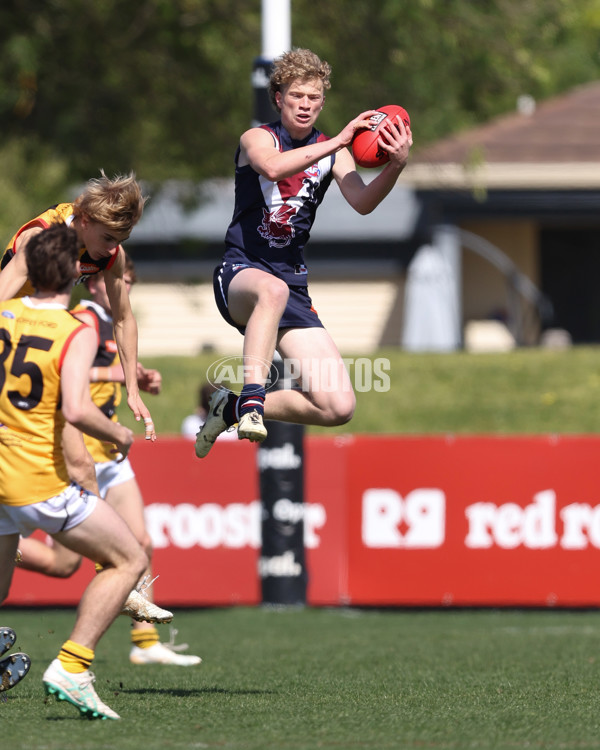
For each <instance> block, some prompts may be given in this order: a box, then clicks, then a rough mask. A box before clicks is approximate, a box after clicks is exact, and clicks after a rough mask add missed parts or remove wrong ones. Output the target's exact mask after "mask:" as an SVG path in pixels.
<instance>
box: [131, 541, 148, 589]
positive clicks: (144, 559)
mask: <svg viewBox="0 0 600 750" xmlns="http://www.w3.org/2000/svg"><path fill="white" fill-rule="evenodd" d="M149 564H150V560H149V559H148V555H147V554H146V553H145V552H144V550H143V549H142V548H141V547H140V546H138V548H137V551H136V553H135V554H133V555H132V560H131V566H132V568H133V569H134V570H135V580H136V581H137V580H139V579H140V578H141V577H142V576H143V575H144V573H145V572H146V570H147V569H148V566H149Z"/></svg>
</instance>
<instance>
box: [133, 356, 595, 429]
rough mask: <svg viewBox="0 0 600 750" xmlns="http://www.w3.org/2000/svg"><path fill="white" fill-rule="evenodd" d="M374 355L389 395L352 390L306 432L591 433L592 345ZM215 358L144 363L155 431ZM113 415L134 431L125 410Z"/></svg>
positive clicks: (175, 413) (176, 421)
mask: <svg viewBox="0 0 600 750" xmlns="http://www.w3.org/2000/svg"><path fill="white" fill-rule="evenodd" d="M376 357H378V358H383V359H387V360H389V375H390V390H389V391H388V392H384V393H379V392H376V391H371V392H359V393H357V408H356V413H355V416H354V418H353V420H352V422H351V423H350V424H348V425H344V426H342V427H336V428H331V427H329V428H328V427H324V428H316V427H311V428H309V430H308V432H309V434H318V433H321V434H335V433H338V434H339V433H348V432H353V433H380V432H385V433H402V434H432V433H509V434H518V433H521V434H523V433H531V434H537V433H593V432H597V430H598V427H599V425H600V347H574V348H572V349H569V350H566V351H548V350H543V349H519V350H516V351H514V352H510V353H507V354H468V353H466V352H456V353H450V354H413V353H408V352H403V351H400V350H398V349H386V350H383V351H380V352H378V353H377V354H376V355H374V356H373V357H372V358H371V359H374V358H376ZM216 359H219V357H218V356H217V355H215V354H205V355H202V356H198V357H154V358H149V359H146V360H144V364H145V365H146V366H148V367H155V368H157V369H159V370H160V371H161V372H162V375H163V384H164V388H163V393H162V394H161V395H160V396H156V397H152V396H148V395H146V396H145V402H146V403H147V405H148V407H149V408H150V409H151V411H152V415H153V417H154V421H155V423H156V426H157V430H158V432H159V433H161V434H167V433H175V434H177V433H178V432H179V429H180V426H181V421H182V420H183V418H184V417H185V416H186V415H187V414H189V413H191V412H192V411H193V410H194V408H195V405H196V392H197V388H198V384H199V383H200V382H202V381H204V379H205V375H206V371H207V369H208V367H209V365H210V364H211V363H212V362H213V361H215V360H216ZM351 374H352V370H351ZM119 413H120V417H121V419H122V420H123V422H124V423H126V424H128V425H129V426H131V427H133V426H134V424H135V423H134V420H133V419H132V418H131V415H130V412H129V410H128V409H127V406H122V407H121V409H120V412H119ZM136 431H137V433H139V432H141V430H140V428H139V425H138V426H137V430H136Z"/></svg>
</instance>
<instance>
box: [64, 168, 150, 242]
mask: <svg viewBox="0 0 600 750" xmlns="http://www.w3.org/2000/svg"><path fill="white" fill-rule="evenodd" d="M146 200H147V198H145V197H144V196H143V195H142V190H141V188H140V186H139V184H138V182H137V180H136V179H135V175H134V173H133V172H130V173H129V174H128V175H116V176H115V177H113V179H112V180H111V179H109V178H108V177H107V176H106V175H105V174H104V171H103V170H100V177H97V178H94V179H91V180H89V182H88V183H87V186H86V189H85V190H84V191H83V193H82V194H81V195H80V196H79V197H78V198H76V199H75V201H74V203H73V214H74V215H75V216H80V215H81V214H86V216H89V218H90V219H91V220H92V221H97V222H98V223H99V224H103V225H104V226H106V227H109V228H110V229H113V230H115V231H117V232H130V231H131V230H132V229H133V227H134V226H135V225H136V224H137V223H138V221H139V220H140V219H141V218H142V212H143V210H144V204H145V202H146Z"/></svg>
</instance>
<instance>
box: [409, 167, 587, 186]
mask: <svg viewBox="0 0 600 750" xmlns="http://www.w3.org/2000/svg"><path fill="white" fill-rule="evenodd" d="M400 180H401V182H402V184H404V185H406V186H407V187H412V188H413V189H415V190H419V191H423V190H469V191H485V190H511V189H514V190H600V163H598V162H591V163H587V164H582V163H579V162H562V163H552V164H547V163H544V164H535V163H531V164H522V163H519V164H517V163H512V164H511V163H506V162H505V163H490V162H485V163H483V164H479V165H477V166H465V165H464V164H457V163H435V164H434V163H429V164H426V163H418V162H417V163H412V164H408V166H407V167H406V169H405V170H404V172H403V173H402V176H401V177H400Z"/></svg>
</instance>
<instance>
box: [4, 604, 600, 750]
mask: <svg viewBox="0 0 600 750" xmlns="http://www.w3.org/2000/svg"><path fill="white" fill-rule="evenodd" d="M2 618H3V622H2V624H3V625H9V624H10V625H11V626H12V627H14V628H15V629H16V630H17V632H18V635H19V639H18V646H19V647H21V648H22V649H24V650H26V651H27V652H29V654H30V655H31V657H32V662H33V663H32V667H31V671H30V673H29V675H28V676H27V678H26V679H25V680H24V681H23V682H22V683H20V684H19V685H17V686H16V687H15V688H14V689H13V690H11V691H9V692H8V693H5V694H4V699H2V700H1V701H0V738H1V746H2V748H3V749H4V748H6V750H8V748H18V747H23V748H26V749H27V750H28V749H29V748H32V749H33V748H35V749H36V750H71V748H72V749H73V750H106V749H107V748H111V749H112V748H114V749H115V750H140V749H142V748H143V749H144V750H154V749H156V750H158V749H161V750H162V749H165V748H166V749H169V750H170V749H173V748H177V749H183V748H186V749H187V748H190V749H192V748H194V749H196V748H227V749H228V750H236V749H239V750H274V749H277V750H288V748H289V750H315V748H338V749H339V750H353V749H355V748H369V749H370V750H380V749H383V748H460V749H463V748H494V749H496V748H498V749H500V748H507V749H509V748H510V749H514V748H577V750H582V749H583V748H598V747H600V714H599V711H598V706H599V705H600V659H599V656H600V614H598V613H592V612H570V611H564V612H559V611H528V612H516V611H494V610H482V611H469V610H462V611H461V610H456V611H443V612H441V611H425V612H423V611H400V612H399V611H393V610H391V611H361V610H344V609H340V610H330V609H321V610H319V609H304V610H285V611H274V610H266V609H262V608H234V609H215V610H199V611H185V612H179V613H177V614H176V618H175V621H174V622H175V623H176V626H177V628H178V629H179V636H178V639H179V640H185V641H187V642H189V644H190V651H191V652H195V653H199V654H200V655H201V656H202V657H203V659H204V662H203V663H202V664H201V665H200V666H198V667H192V668H182V667H162V666H154V665H153V666H134V665H131V664H130V663H129V661H128V659H127V653H128V637H129V636H128V629H129V625H128V622H127V621H126V620H125V618H119V620H118V621H117V622H116V623H115V624H114V625H113V626H112V627H111V629H110V630H109V631H108V633H107V634H106V635H105V637H104V638H103V640H102V641H101V644H100V647H99V649H98V652H97V658H96V661H95V662H94V667H93V669H94V670H95V672H96V675H97V682H96V688H97V691H98V693H99V694H100V696H101V697H102V698H103V699H104V700H105V701H106V702H107V703H108V704H109V705H110V706H111V707H112V708H114V709H115V710H116V711H117V712H118V713H120V714H121V716H122V721H119V722H115V721H112V722H110V721H94V722H90V721H88V720H86V719H82V718H80V717H79V714H78V712H77V710H76V709H75V708H74V707H73V706H71V705H69V704H65V703H58V702H56V700H55V699H54V698H52V699H51V700H47V701H46V700H45V696H44V691H43V687H42V683H41V676H42V673H43V671H44V669H45V667H46V665H47V664H48V662H49V661H50V660H51V659H52V658H54V656H55V655H56V652H57V650H58V648H59V646H60V645H61V643H62V641H63V640H64V639H65V638H66V636H67V635H68V633H69V630H70V627H71V625H72V622H73V618H74V613H73V612H72V611H70V610H40V611H35V610H29V611H28V610H18V609H6V610H4V611H3V614H2ZM163 627H164V628H165V632H166V626H163Z"/></svg>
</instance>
